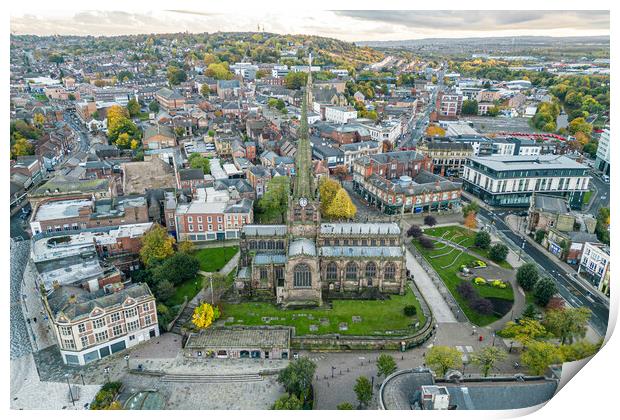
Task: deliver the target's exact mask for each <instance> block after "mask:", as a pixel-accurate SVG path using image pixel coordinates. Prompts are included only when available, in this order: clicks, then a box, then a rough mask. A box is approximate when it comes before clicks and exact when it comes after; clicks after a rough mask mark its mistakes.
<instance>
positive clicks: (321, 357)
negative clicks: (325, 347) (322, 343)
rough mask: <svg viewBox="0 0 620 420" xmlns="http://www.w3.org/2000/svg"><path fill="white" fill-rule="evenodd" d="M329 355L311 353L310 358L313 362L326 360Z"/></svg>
mask: <svg viewBox="0 0 620 420" xmlns="http://www.w3.org/2000/svg"><path fill="white" fill-rule="evenodd" d="M326 357H327V356H325V355H324V354H317V355H310V356H309V357H308V358H309V359H310V360H312V361H313V362H318V361H320V360H324V359H325V358H326Z"/></svg>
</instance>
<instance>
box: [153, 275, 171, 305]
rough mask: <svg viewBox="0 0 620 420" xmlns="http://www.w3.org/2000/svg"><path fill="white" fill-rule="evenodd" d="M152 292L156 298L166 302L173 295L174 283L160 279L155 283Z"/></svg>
mask: <svg viewBox="0 0 620 420" xmlns="http://www.w3.org/2000/svg"><path fill="white" fill-rule="evenodd" d="M154 292H155V297H156V298H157V300H159V301H162V302H166V301H167V300H168V299H170V298H171V297H172V296H173V295H174V285H173V284H172V282H171V281H170V280H162V281H160V282H159V283H156V284H155V290H154Z"/></svg>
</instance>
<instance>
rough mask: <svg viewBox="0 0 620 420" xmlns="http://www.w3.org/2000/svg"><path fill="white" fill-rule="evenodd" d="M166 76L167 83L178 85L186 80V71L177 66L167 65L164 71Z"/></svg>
mask: <svg viewBox="0 0 620 420" xmlns="http://www.w3.org/2000/svg"><path fill="white" fill-rule="evenodd" d="M166 77H167V78H168V83H170V85H172V86H175V85H180V84H181V83H183V82H185V81H187V73H185V70H183V69H182V68H179V67H177V66H169V67H168V69H167V71H166Z"/></svg>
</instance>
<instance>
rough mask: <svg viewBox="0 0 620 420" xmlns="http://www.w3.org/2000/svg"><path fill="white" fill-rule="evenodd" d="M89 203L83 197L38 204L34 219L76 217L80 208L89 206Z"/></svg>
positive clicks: (90, 202) (89, 201) (40, 220)
mask: <svg viewBox="0 0 620 420" xmlns="http://www.w3.org/2000/svg"><path fill="white" fill-rule="evenodd" d="M91 205H92V201H91V200H84V199H78V200H59V201H49V202H47V203H44V204H41V205H40V206H39V208H38V209H37V213H36V214H35V217H34V221H38V222H42V221H46V220H55V219H69V218H72V217H78V216H79V210H80V209H81V208H83V207H90V206H91Z"/></svg>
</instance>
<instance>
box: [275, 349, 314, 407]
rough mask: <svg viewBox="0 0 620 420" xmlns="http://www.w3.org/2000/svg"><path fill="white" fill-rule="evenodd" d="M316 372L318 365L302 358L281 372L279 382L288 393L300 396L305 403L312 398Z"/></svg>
mask: <svg viewBox="0 0 620 420" xmlns="http://www.w3.org/2000/svg"><path fill="white" fill-rule="evenodd" d="M315 371H316V364H315V363H314V362H313V361H312V360H310V359H308V358H307V357H301V358H299V359H297V360H294V361H292V362H291V363H289V365H288V366H287V367H286V368H284V369H282V370H281V371H280V373H279V374H278V382H279V383H280V384H281V385H282V386H284V389H285V390H286V392H288V393H289V394H291V395H296V396H298V397H299V399H300V400H301V401H302V403H303V402H305V401H307V400H308V398H309V397H310V390H311V386H312V377H313V376H314V372H315Z"/></svg>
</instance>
